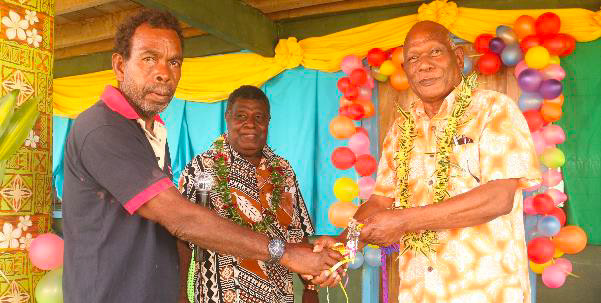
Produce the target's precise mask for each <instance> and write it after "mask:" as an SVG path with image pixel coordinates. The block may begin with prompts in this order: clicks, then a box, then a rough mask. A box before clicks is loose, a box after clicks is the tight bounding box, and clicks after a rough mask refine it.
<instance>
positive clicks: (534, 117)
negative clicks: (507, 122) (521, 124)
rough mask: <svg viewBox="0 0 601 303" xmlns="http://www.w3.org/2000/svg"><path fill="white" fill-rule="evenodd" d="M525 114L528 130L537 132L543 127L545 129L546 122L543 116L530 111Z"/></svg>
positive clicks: (537, 112) (535, 111)
mask: <svg viewBox="0 0 601 303" xmlns="http://www.w3.org/2000/svg"><path fill="white" fill-rule="evenodd" d="M523 114H524V118H526V123H528V128H529V129H530V131H531V132H535V131H537V130H539V129H540V128H541V127H543V124H544V123H545V121H544V120H543V117H542V116H541V114H540V112H539V111H537V110H529V111H525V112H524V113H523Z"/></svg>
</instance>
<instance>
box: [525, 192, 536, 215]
mask: <svg viewBox="0 0 601 303" xmlns="http://www.w3.org/2000/svg"><path fill="white" fill-rule="evenodd" d="M532 200H534V196H530V197H528V198H526V199H524V213H526V214H527V215H536V214H537V213H538V212H537V211H536V209H534V205H532Z"/></svg>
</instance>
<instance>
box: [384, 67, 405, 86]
mask: <svg viewBox="0 0 601 303" xmlns="http://www.w3.org/2000/svg"><path fill="white" fill-rule="evenodd" d="M389 79H390V85H391V86H392V87H394V89H396V90H406V89H408V88H409V80H407V74H405V71H404V70H403V69H402V68H399V69H397V70H396V71H395V72H394V73H393V74H392V75H390V77H389Z"/></svg>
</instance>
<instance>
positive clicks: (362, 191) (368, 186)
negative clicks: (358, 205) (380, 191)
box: [357, 176, 376, 200]
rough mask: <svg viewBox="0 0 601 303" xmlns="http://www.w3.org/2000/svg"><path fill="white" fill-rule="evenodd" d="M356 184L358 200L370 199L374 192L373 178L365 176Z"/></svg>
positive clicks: (374, 182)
mask: <svg viewBox="0 0 601 303" xmlns="http://www.w3.org/2000/svg"><path fill="white" fill-rule="evenodd" d="M357 184H359V198H360V199H363V200H367V199H369V197H371V194H372V192H373V191H374V187H375V186H376V181H375V180H374V178H372V177H369V176H367V177H361V178H360V179H359V181H358V182H357Z"/></svg>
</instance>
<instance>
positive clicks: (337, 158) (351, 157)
mask: <svg viewBox="0 0 601 303" xmlns="http://www.w3.org/2000/svg"><path fill="white" fill-rule="evenodd" d="M355 160H356V158H355V153H354V152H353V151H352V150H351V149H350V148H348V147H346V146H341V147H338V148H336V149H335V150H334V151H333V152H332V164H333V165H334V167H336V168H338V169H342V170H345V169H349V168H351V167H353V165H354V164H355Z"/></svg>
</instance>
